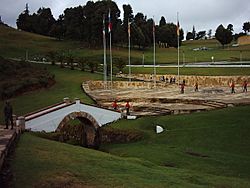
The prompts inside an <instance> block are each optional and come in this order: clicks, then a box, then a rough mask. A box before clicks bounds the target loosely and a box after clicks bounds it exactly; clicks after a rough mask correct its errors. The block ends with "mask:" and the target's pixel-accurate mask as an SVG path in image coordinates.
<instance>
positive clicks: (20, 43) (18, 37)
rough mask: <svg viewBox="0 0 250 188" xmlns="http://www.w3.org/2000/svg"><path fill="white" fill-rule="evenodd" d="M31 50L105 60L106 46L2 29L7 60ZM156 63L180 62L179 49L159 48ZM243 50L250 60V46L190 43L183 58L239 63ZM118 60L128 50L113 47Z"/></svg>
mask: <svg viewBox="0 0 250 188" xmlns="http://www.w3.org/2000/svg"><path fill="white" fill-rule="evenodd" d="M203 46H206V47H209V48H211V50H208V51H193V48H197V47H203ZM26 50H28V51H29V54H30V58H33V57H36V56H44V55H45V54H46V53H47V52H48V51H51V50H55V51H58V52H60V51H66V52H68V51H69V50H70V51H71V53H73V54H74V55H76V56H97V57H99V58H102V53H103V50H102V46H100V49H95V50H91V49H86V48H82V44H81V43H80V42H72V41H58V40H56V39H54V38H49V37H44V36H40V35H36V34H32V33H27V32H22V31H17V30H15V29H11V28H6V27H3V26H0V55H1V56H4V57H12V58H13V57H19V58H24V57H25V51H26ZM156 51H157V53H156V63H157V64H161V63H176V62H177V50H176V49H174V48H168V49H166V48H157V49H156ZM240 51H241V52H242V58H243V60H250V45H244V46H240V47H226V48H225V49H222V47H221V46H220V44H219V43H218V42H217V41H216V40H205V41H186V42H183V45H182V46H181V48H180V57H181V60H180V61H181V62H182V55H183V54H182V52H184V53H185V62H194V61H208V62H210V61H211V57H212V56H214V58H215V61H222V60H227V61H237V60H238V61H239V58H240ZM113 56H114V57H123V58H125V59H127V56H128V51H127V48H121V47H113ZM131 61H132V63H135V62H134V61H136V62H138V63H140V62H141V61H142V51H140V50H132V51H131ZM152 62H153V50H152V49H146V50H145V63H146V64H152Z"/></svg>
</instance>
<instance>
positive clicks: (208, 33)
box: [207, 29, 212, 39]
mask: <svg viewBox="0 0 250 188" xmlns="http://www.w3.org/2000/svg"><path fill="white" fill-rule="evenodd" d="M207 36H208V38H209V39H211V38H212V29H209V30H208V32H207Z"/></svg>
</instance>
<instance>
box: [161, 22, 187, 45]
mask: <svg viewBox="0 0 250 188" xmlns="http://www.w3.org/2000/svg"><path fill="white" fill-rule="evenodd" d="M176 31H177V25H175V24H173V23H167V24H166V25H165V26H162V27H160V28H159V38H158V40H159V41H160V42H163V43H166V44H167V47H177V46H178V41H177V32H176ZM183 34H184V32H183V30H182V29H180V35H179V42H180V43H179V45H181V41H182V40H183V38H184V36H183ZM159 41H158V42H159Z"/></svg>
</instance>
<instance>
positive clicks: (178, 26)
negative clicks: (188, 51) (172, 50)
mask: <svg viewBox="0 0 250 188" xmlns="http://www.w3.org/2000/svg"><path fill="white" fill-rule="evenodd" d="M176 32H177V36H180V24H179V20H178V21H177V29H176Z"/></svg>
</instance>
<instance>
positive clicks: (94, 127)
mask: <svg viewBox="0 0 250 188" xmlns="http://www.w3.org/2000/svg"><path fill="white" fill-rule="evenodd" d="M73 119H78V120H79V121H80V122H82V124H83V126H84V130H83V132H82V134H83V137H84V139H85V141H84V144H83V145H84V146H86V147H89V148H95V149H97V148H98V147H99V146H100V140H101V139H100V134H99V128H100V126H99V124H98V122H97V121H96V120H95V119H94V117H93V116H91V115H90V114H88V113H86V112H72V113H70V114H68V115H66V116H65V117H64V118H63V120H62V121H61V122H60V124H59V126H58V127H57V129H56V132H60V131H61V130H63V128H64V126H66V125H67V124H68V123H69V121H70V120H73Z"/></svg>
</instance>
